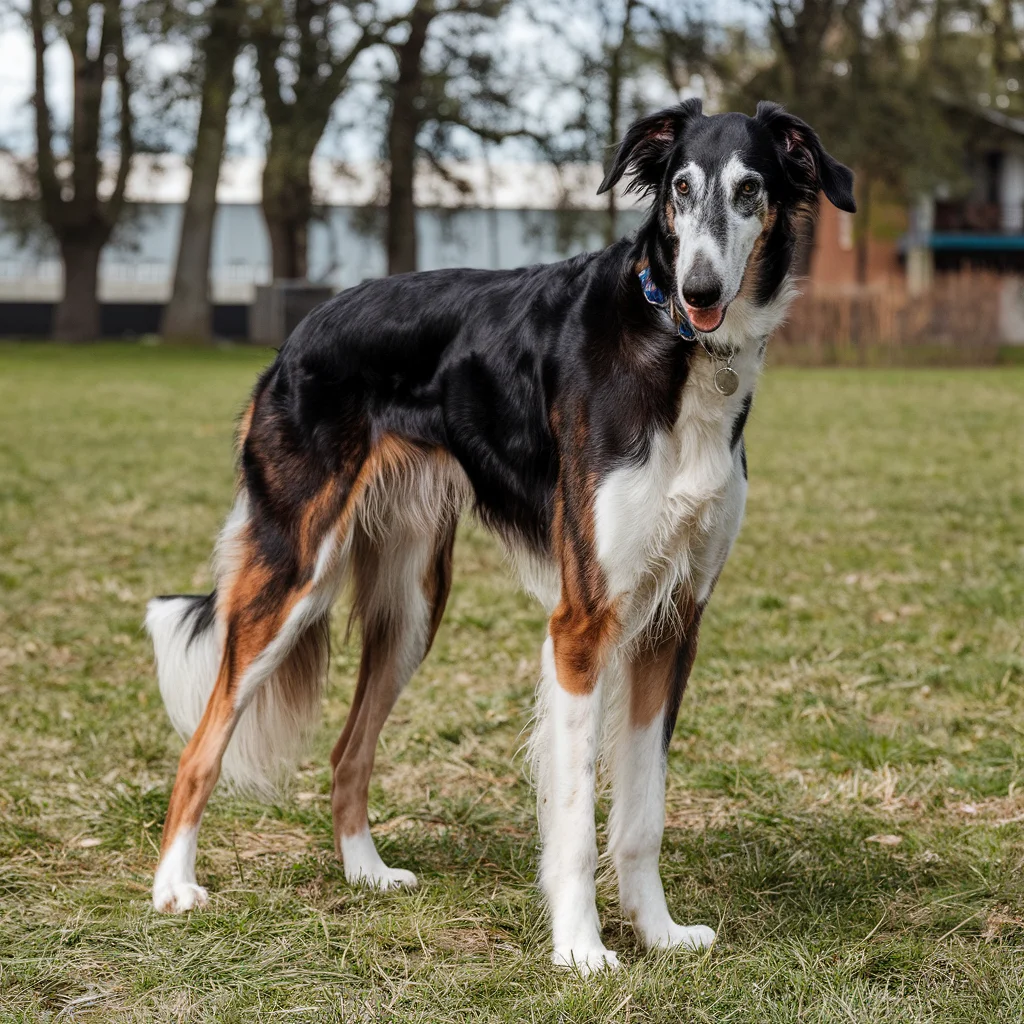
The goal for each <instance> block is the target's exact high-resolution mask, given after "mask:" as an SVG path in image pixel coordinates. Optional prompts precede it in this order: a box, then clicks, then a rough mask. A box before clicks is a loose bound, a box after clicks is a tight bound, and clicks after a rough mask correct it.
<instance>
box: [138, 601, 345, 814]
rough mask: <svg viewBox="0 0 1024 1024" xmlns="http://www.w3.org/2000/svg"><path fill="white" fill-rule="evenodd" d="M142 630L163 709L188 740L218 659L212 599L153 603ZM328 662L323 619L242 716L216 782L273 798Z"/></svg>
mask: <svg viewBox="0 0 1024 1024" xmlns="http://www.w3.org/2000/svg"><path fill="white" fill-rule="evenodd" d="M146 629H147V630H148V631H149V635H150V636H151V637H152V638H153V647H154V649H155V652H156V664H157V677H158V679H159V682H160V695H161V696H162V697H163V701H164V706H165V707H166V708H167V713H168V715H169V716H170V719H171V723H172V724H173V725H174V728H175V729H177V731H178V732H179V733H180V735H181V736H182V738H183V739H185V740H188V739H189V738H190V737H191V736H192V734H193V733H194V732H195V730H196V727H197V726H198V725H199V721H200V719H201V718H202V717H203V711H204V710H205V708H206V702H207V700H209V697H210V693H211V692H212V690H213V686H214V683H215V682H216V679H217V672H218V670H219V668H220V662H221V658H222V656H223V652H224V633H225V630H224V625H223V623H222V622H221V621H220V620H219V618H218V616H217V593H216V591H214V592H213V593H212V594H208V595H200V596H193V595H188V596H175V597H156V598H153V600H152V601H150V602H149V605H148V608H147V611H146ZM329 656H330V641H329V631H328V619H327V616H324V617H323V618H322V619H320V620H318V621H316V622H314V623H313V624H312V625H310V627H309V628H308V629H307V630H306V631H305V633H303V634H302V636H300V637H299V638H298V640H297V641H296V643H295V645H294V646H293V647H292V650H291V652H290V653H289V654H288V656H287V657H286V659H285V660H284V662H283V663H282V665H281V667H280V668H279V669H278V670H277V671H276V672H275V673H274V674H273V675H272V676H271V677H270V679H268V680H267V681H266V682H265V683H264V684H263V686H262V687H260V689H259V690H258V691H257V693H256V696H255V697H254V698H253V700H252V701H251V702H250V703H249V706H248V707H247V708H246V709H245V711H244V712H243V713H242V716H241V718H240V719H239V722H238V725H237V727H236V728H235V732H234V735H233V736H232V738H231V742H230V743H229V744H228V748H227V750H226V751H225V754H224V759H223V761H222V764H221V777H222V778H223V779H225V780H226V781H227V782H229V783H230V784H232V785H234V786H235V787H236V788H238V789H240V790H243V791H246V792H251V793H256V794H258V795H262V796H272V795H273V794H275V793H276V792H277V791H278V788H279V783H280V781H281V779H282V777H283V774H284V769H285V768H286V767H287V766H288V765H289V764H292V763H294V761H295V760H296V759H297V758H298V757H299V756H300V755H301V754H302V752H303V749H304V747H305V741H306V739H307V738H308V735H309V733H310V731H311V729H312V727H313V725H314V724H315V722H316V720H317V717H318V715H319V711H320V697H321V694H322V691H323V684H324V681H325V679H326V677H327V667H328V660H329Z"/></svg>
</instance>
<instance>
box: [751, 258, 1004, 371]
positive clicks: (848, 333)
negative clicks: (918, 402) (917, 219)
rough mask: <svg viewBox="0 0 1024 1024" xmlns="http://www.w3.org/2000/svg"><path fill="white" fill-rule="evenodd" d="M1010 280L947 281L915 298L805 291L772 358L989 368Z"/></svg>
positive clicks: (882, 290) (885, 291)
mask: <svg viewBox="0 0 1024 1024" xmlns="http://www.w3.org/2000/svg"><path fill="white" fill-rule="evenodd" d="M1005 280H1006V279H1005V278H1004V277H1002V276H1000V275H999V274H994V273H981V272H970V273H957V274H944V275H939V276H937V277H936V279H935V283H934V285H933V287H932V288H931V289H930V290H929V291H928V292H926V293H924V294H922V295H915V296H911V295H909V294H907V292H906V289H905V288H904V287H903V286H902V285H890V286H886V285H867V286H860V287H844V288H835V289H823V288H817V289H814V288H812V286H811V285H810V284H807V285H805V288H804V294H802V295H801V296H800V297H799V298H798V299H797V300H796V302H795V303H794V304H793V308H792V310H791V312H790V316H789V319H788V321H787V323H786V324H785V326H784V327H782V328H781V329H780V330H779V331H778V333H777V334H776V335H775V337H774V338H773V339H772V342H771V345H770V346H769V352H770V358H771V360H772V361H773V362H777V363H790V364H802V365H815V366H842V365H867V366H870V365H930V364H934V365H949V364H975V365H985V364H991V363H994V362H996V361H997V359H998V358H999V349H1000V345H1001V341H1000V324H999V318H1000V303H1001V296H1002V290H1003V286H1004V282H1005Z"/></svg>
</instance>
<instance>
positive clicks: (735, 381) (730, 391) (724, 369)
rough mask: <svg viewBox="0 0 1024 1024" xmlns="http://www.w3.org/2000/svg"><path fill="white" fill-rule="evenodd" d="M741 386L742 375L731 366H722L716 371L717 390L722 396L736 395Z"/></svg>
mask: <svg viewBox="0 0 1024 1024" xmlns="http://www.w3.org/2000/svg"><path fill="white" fill-rule="evenodd" d="M739 386H740V375H739V374H738V373H737V372H736V371H735V370H734V369H733V368H732V367H731V366H720V367H719V368H718V369H717V370H715V390H716V391H717V392H718V393H719V394H720V395H725V396H726V397H727V398H728V397H729V395H735V394H736V389H737V388H738V387H739Z"/></svg>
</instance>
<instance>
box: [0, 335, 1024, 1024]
mask: <svg viewBox="0 0 1024 1024" xmlns="http://www.w3.org/2000/svg"><path fill="white" fill-rule="evenodd" d="M268 358H269V357H268V355H267V353H266V352H261V351H243V350H232V351H210V352H206V351H204V352H189V351H181V350H179V351H175V350H166V349H146V348H128V347H104V348H96V349H92V348H90V349H82V350H78V351H75V350H68V349H62V348H57V347H42V346H24V347H11V346H6V347H2V348H0V1019H2V1020H5V1021H6V1020H19V1021H42V1020H57V1019H59V1020H61V1021H71V1020H74V1021H122V1020H138V1021H163V1020H185V1021H200V1020H203V1021H207V1020H209V1021H213V1020H216V1021H236V1020H237V1021H278V1020H281V1021H291V1020H300V1021H301V1020H309V1021H333V1020H339V1021H342V1020H343V1021H362V1020H366V1021H403V1022H404V1021H424V1022H444V1021H454V1022H458V1024H468V1022H471V1021H473V1022H475V1021H535V1022H543V1021H552V1022H554V1021H563V1022H580V1024H582V1022H590V1021H606V1020H607V1021H633V1022H641V1021H666V1022H669V1021H671V1022H675V1021H714V1022H725V1021H750V1022H758V1024H760V1022H774V1021H778V1022H792V1021H808V1022H811V1021H830V1022H831V1021H836V1022H838V1021H844V1022H849V1021H865V1022H872V1024H878V1022H888V1021H972V1022H975V1021H984V1022H989V1021H997V1020H998V1021H1021V1020H1024V842H1022V828H1024V696H1022V689H1024V688H1022V684H1024V367H1015V368H1006V369H1002V370H982V371H979V370H960V371H938V370H934V371H933V370H920V371H885V370H878V371H857V370H844V371H827V370H825V371H817V370H802V371H801V370H775V371H770V372H769V373H768V375H767V376H766V379H765V380H764V382H763V385H762V389H761V392H760V394H759V397H758V401H757V405H756V407H755V411H754V415H753V416H752V419H751V423H750V426H749V427H748V431H747V438H748V451H749V457H750V470H751V489H750V498H749V503H748V508H747V523H746V525H745V527H744V530H743V533H742V534H741V537H740V540H739V542H738V544H737V546H736V550H735V552H734V554H733V557H732V559H731V561H730V562H729V565H728V567H727V569H726V571H725V573H724V575H723V577H722V580H721V584H720V586H719V589H718V592H717V594H716V596H715V599H714V600H713V602H712V604H711V607H710V611H709V613H708V614H707V616H706V618H705V627H704V632H703V645H702V647H701V652H700V656H699V658H698V661H697V667H696V670H695V673H694V677H693V679H692V681H691V685H690V689H689V691H688V693H687V695H686V699H685V701H684V704H683V710H682V713H681V714H680V717H679V724H678V727H677V729H676V734H675V738H674V740H673V742H672V748H671V754H670V766H669V793H668V828H667V831H666V835H665V844H664V849H663V855H662V865H663V870H664V877H665V885H666V889H667V892H668V897H669V903H670V905H671V906H672V907H673V909H674V910H675V911H676V914H677V917H678V918H680V919H681V920H682V921H684V922H686V923H698V922H703V923H707V924H711V925H713V926H715V927H718V928H719V929H720V937H719V941H718V942H717V944H716V945H715V946H714V948H713V949H712V950H711V951H710V952H709V953H707V954H706V955H703V956H697V955H694V954H686V953H681V954H645V953H643V952H642V950H641V949H640V948H639V947H638V946H637V944H636V942H635V941H634V939H633V937H632V933H631V931H630V929H629V927H628V926H627V925H626V924H625V923H624V922H623V921H622V919H621V917H620V916H619V912H618V906H617V903H616V899H615V893H614V886H613V884H612V879H611V872H610V870H609V867H608V865H607V863H606V862H605V861H604V860H603V859H602V867H601V875H600V879H599V899H600V904H601V909H602V914H603V920H604V925H605V935H606V941H607V943H608V945H609V946H610V947H611V948H613V949H615V950H616V951H617V952H618V953H619V954H620V957H621V958H622V960H623V963H624V965H625V966H624V968H623V969H622V970H621V971H620V972H618V973H617V974H614V975H610V976H604V977H600V978H598V979H596V980H591V981H588V982H582V981H580V980H579V979H577V978H575V977H574V976H572V975H569V974H565V973H556V972H555V971H554V970H553V969H552V968H551V967H550V966H549V965H548V955H549V950H548V945H547V935H546V925H545V922H544V916H543V913H542V910H541V903H540V899H539V896H538V892H537V890H536V887H535V882H534V874H535V869H536V862H537V843H536V830H535V826H534V820H533V802H532V797H531V793H530V790H529V787H528V785H527V783H526V780H525V777H524V770H523V761H522V754H521V747H522V744H523V730H524V728H525V727H526V725H527V723H528V718H529V713H530V703H531V693H532V689H533V684H534V681H535V678H536V675H537V671H538V664H537V661H538V659H537V655H538V650H539V646H540V643H541V640H542V636H543V632H544V619H543V616H542V614H541V612H540V610H539V608H538V607H536V606H535V605H534V604H533V603H532V602H531V601H530V600H529V599H528V598H526V597H525V596H523V595H522V594H520V593H519V591H518V590H517V588H516V586H515V585H514V583H513V582H512V580H511V579H510V578H509V577H508V575H507V574H506V572H505V570H504V568H503V563H502V558H501V555H500V553H499V551H498V549H497V547H496V546H495V545H494V543H492V541H491V540H490V539H489V538H488V537H487V536H486V535H485V534H483V533H482V532H481V531H480V530H479V529H478V528H477V527H474V526H472V525H470V526H467V527H466V528H465V529H464V531H463V533H462V535H461V538H460V541H459V545H458V548H457V550H456V582H455V587H454V590H453V594H452V600H451V602H450V604H449V606H448V613H447V615H446V617H445V621H444V625H443V626H442V628H441V632H440V634H439V637H438V641H437V643H436V645H435V647H434V650H433V652H432V653H431V655H430V657H429V659H428V660H427V662H426V663H425V665H424V666H423V669H422V670H421V672H420V673H419V675H418V676H417V677H416V678H415V679H414V681H413V683H412V685H411V686H410V688H409V690H408V691H407V692H406V694H405V695H404V696H403V698H402V700H401V702H400V703H399V705H398V708H397V709H396V711H395V714H394V715H393V717H392V719H391V720H390V722H389V724H388V726H387V727H386V729H385V731H384V736H383V739H382V744H381V749H380V751H379V756H378V771H377V773H376V776H375V784H374V787H373V789H372V790H371V821H372V823H373V829H374V834H375V836H376V837H377V840H378V843H379V845H380V847H381V852H382V854H383V856H384V858H385V859H386V860H387V861H389V862H390V863H392V864H394V865H396V866H400V867H408V868H411V869H413V870H415V871H416V872H417V873H418V875H419V878H420V881H421V888H420V890H419V891H418V892H416V893H413V894H388V895H378V894H371V893H367V892H364V891H361V890H358V889H353V888H351V887H350V886H348V885H347V884H346V882H345V879H344V876H343V873H342V870H341V868H340V866H339V864H337V863H336V862H335V860H334V856H333V850H332V840H331V815H330V806H329V800H328V787H329V773H328V770H327V755H328V752H329V750H330V746H331V743H332V742H333V739H334V738H335V737H336V736H337V734H338V732H339V730H340V729H341V726H342V722H343V720H344V716H345V712H346V709H347V706H348V702H349V700H350V697H351V694H352V689H353V682H354V673H355V668H356V660H357V654H358V651H357V649H356V647H355V646H354V645H351V646H349V647H343V646H342V645H341V632H342V631H341V628H340V626H341V623H342V616H343V613H344V609H339V614H338V622H337V625H338V627H339V628H337V629H336V630H335V633H336V638H337V639H336V644H335V650H334V652H333V655H332V665H331V682H330V688H329V692H328V699H327V702H326V706H325V709H324V716H323V727H322V729H321V730H320V732H319V734H318V735H317V738H316V743H315V745H314V746H313V748H312V750H311V752H310V755H309V760H308V761H307V762H306V763H304V764H302V765H300V766H299V769H298V770H297V772H296V776H295V780H294V785H293V787H292V791H291V793H290V794H289V795H288V796H287V797H285V798H282V799H281V801H280V802H279V803H278V804H276V805H274V806H266V805H262V804H257V803H254V802H249V801H245V800H240V799H237V798H234V797H232V796H230V795H229V794H225V793H223V792H220V791H218V793H216V794H215V795H214V798H213V800H212V802H211V805H210V809H209V811H208V813H207V816H206V819H205V822H204V828H203V831H202V834H201V836H200V848H199V850H200V852H199V863H198V873H199V879H200V882H201V883H202V884H205V885H206V886H207V887H208V888H209V889H210V892H211V904H210V907H209V908H208V910H206V911H205V912H202V913H195V914H192V915H190V916H186V917H183V918H169V917H161V916H157V915H156V914H154V913H153V911H152V910H151V908H150V905H149V885H150V881H151V874H152V870H153V867H154V865H155V862H156V855H157V846H158V843H159V835H160V827H161V822H162V819H163V816H164V812H165V809H166V805H167V797H168V793H169V790H170V784H171V780H172V777H173V773H174V770H175V766H176V763H177V756H178V753H179V751H180V749H181V746H180V743H179V741H178V739H177V738H176V737H175V736H174V734H173V733H172V731H171V729H170V726H169V724H168V722H167V719H166V717H165V715H164V712H163V709H162V707H161V704H160V698H159V695H158V693H157V688H156V682H155V679H154V676H153V672H152V666H151V654H150V648H149V644H148V642H147V640H146V638H145V637H144V635H143V634H142V632H141V630H140V622H141V620H142V615H143V609H144V605H145V602H146V599H147V598H148V597H149V596H151V595H153V594H157V593H166V592H176V591H182V590H200V589H204V588H207V587H208V586H209V582H210V580H209V573H208V569H207V559H208V557H209V554H210V548H211V543H212V540H213V538H214V536H215V534H216V531H217V529H218V526H219V524H220V521H221V519H222V517H223V516H224V514H225V513H226V511H227V508H228V504H229V499H230V494H231V490H232V448H231V436H232V428H233V421H234V418H235V415H236V414H237V413H238V412H239V410H240V408H241V406H242V404H243V402H244V400H245V398H246V395H247V391H248V389H249V387H250V384H251V382H252V379H253V376H254V374H255V372H256V370H257V369H258V368H259V366H260V365H261V364H263V363H264V362H265V361H266V360H267V359H268ZM605 811H606V807H605V806H604V804H602V811H601V813H602V814H604V813H605Z"/></svg>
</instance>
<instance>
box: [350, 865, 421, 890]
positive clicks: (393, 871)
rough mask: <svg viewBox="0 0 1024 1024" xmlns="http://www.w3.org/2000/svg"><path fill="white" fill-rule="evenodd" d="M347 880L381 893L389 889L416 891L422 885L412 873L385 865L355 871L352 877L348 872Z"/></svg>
mask: <svg viewBox="0 0 1024 1024" xmlns="http://www.w3.org/2000/svg"><path fill="white" fill-rule="evenodd" d="M345 878H346V879H347V880H348V881H349V882H350V883H351V884H352V885H365V886H366V887H367V888H369V889H377V890H378V891H379V892H387V890H388V889H415V888H416V887H417V886H418V885H419V884H420V883H419V879H418V878H417V877H416V876H415V875H414V874H413V873H412V872H411V871H405V870H404V869H403V868H388V867H384V866H383V865H381V866H380V867H379V868H377V867H375V868H370V869H363V870H359V871H354V872H353V873H352V874H351V875H350V874H349V873H348V872H347V871H346V872H345Z"/></svg>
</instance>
